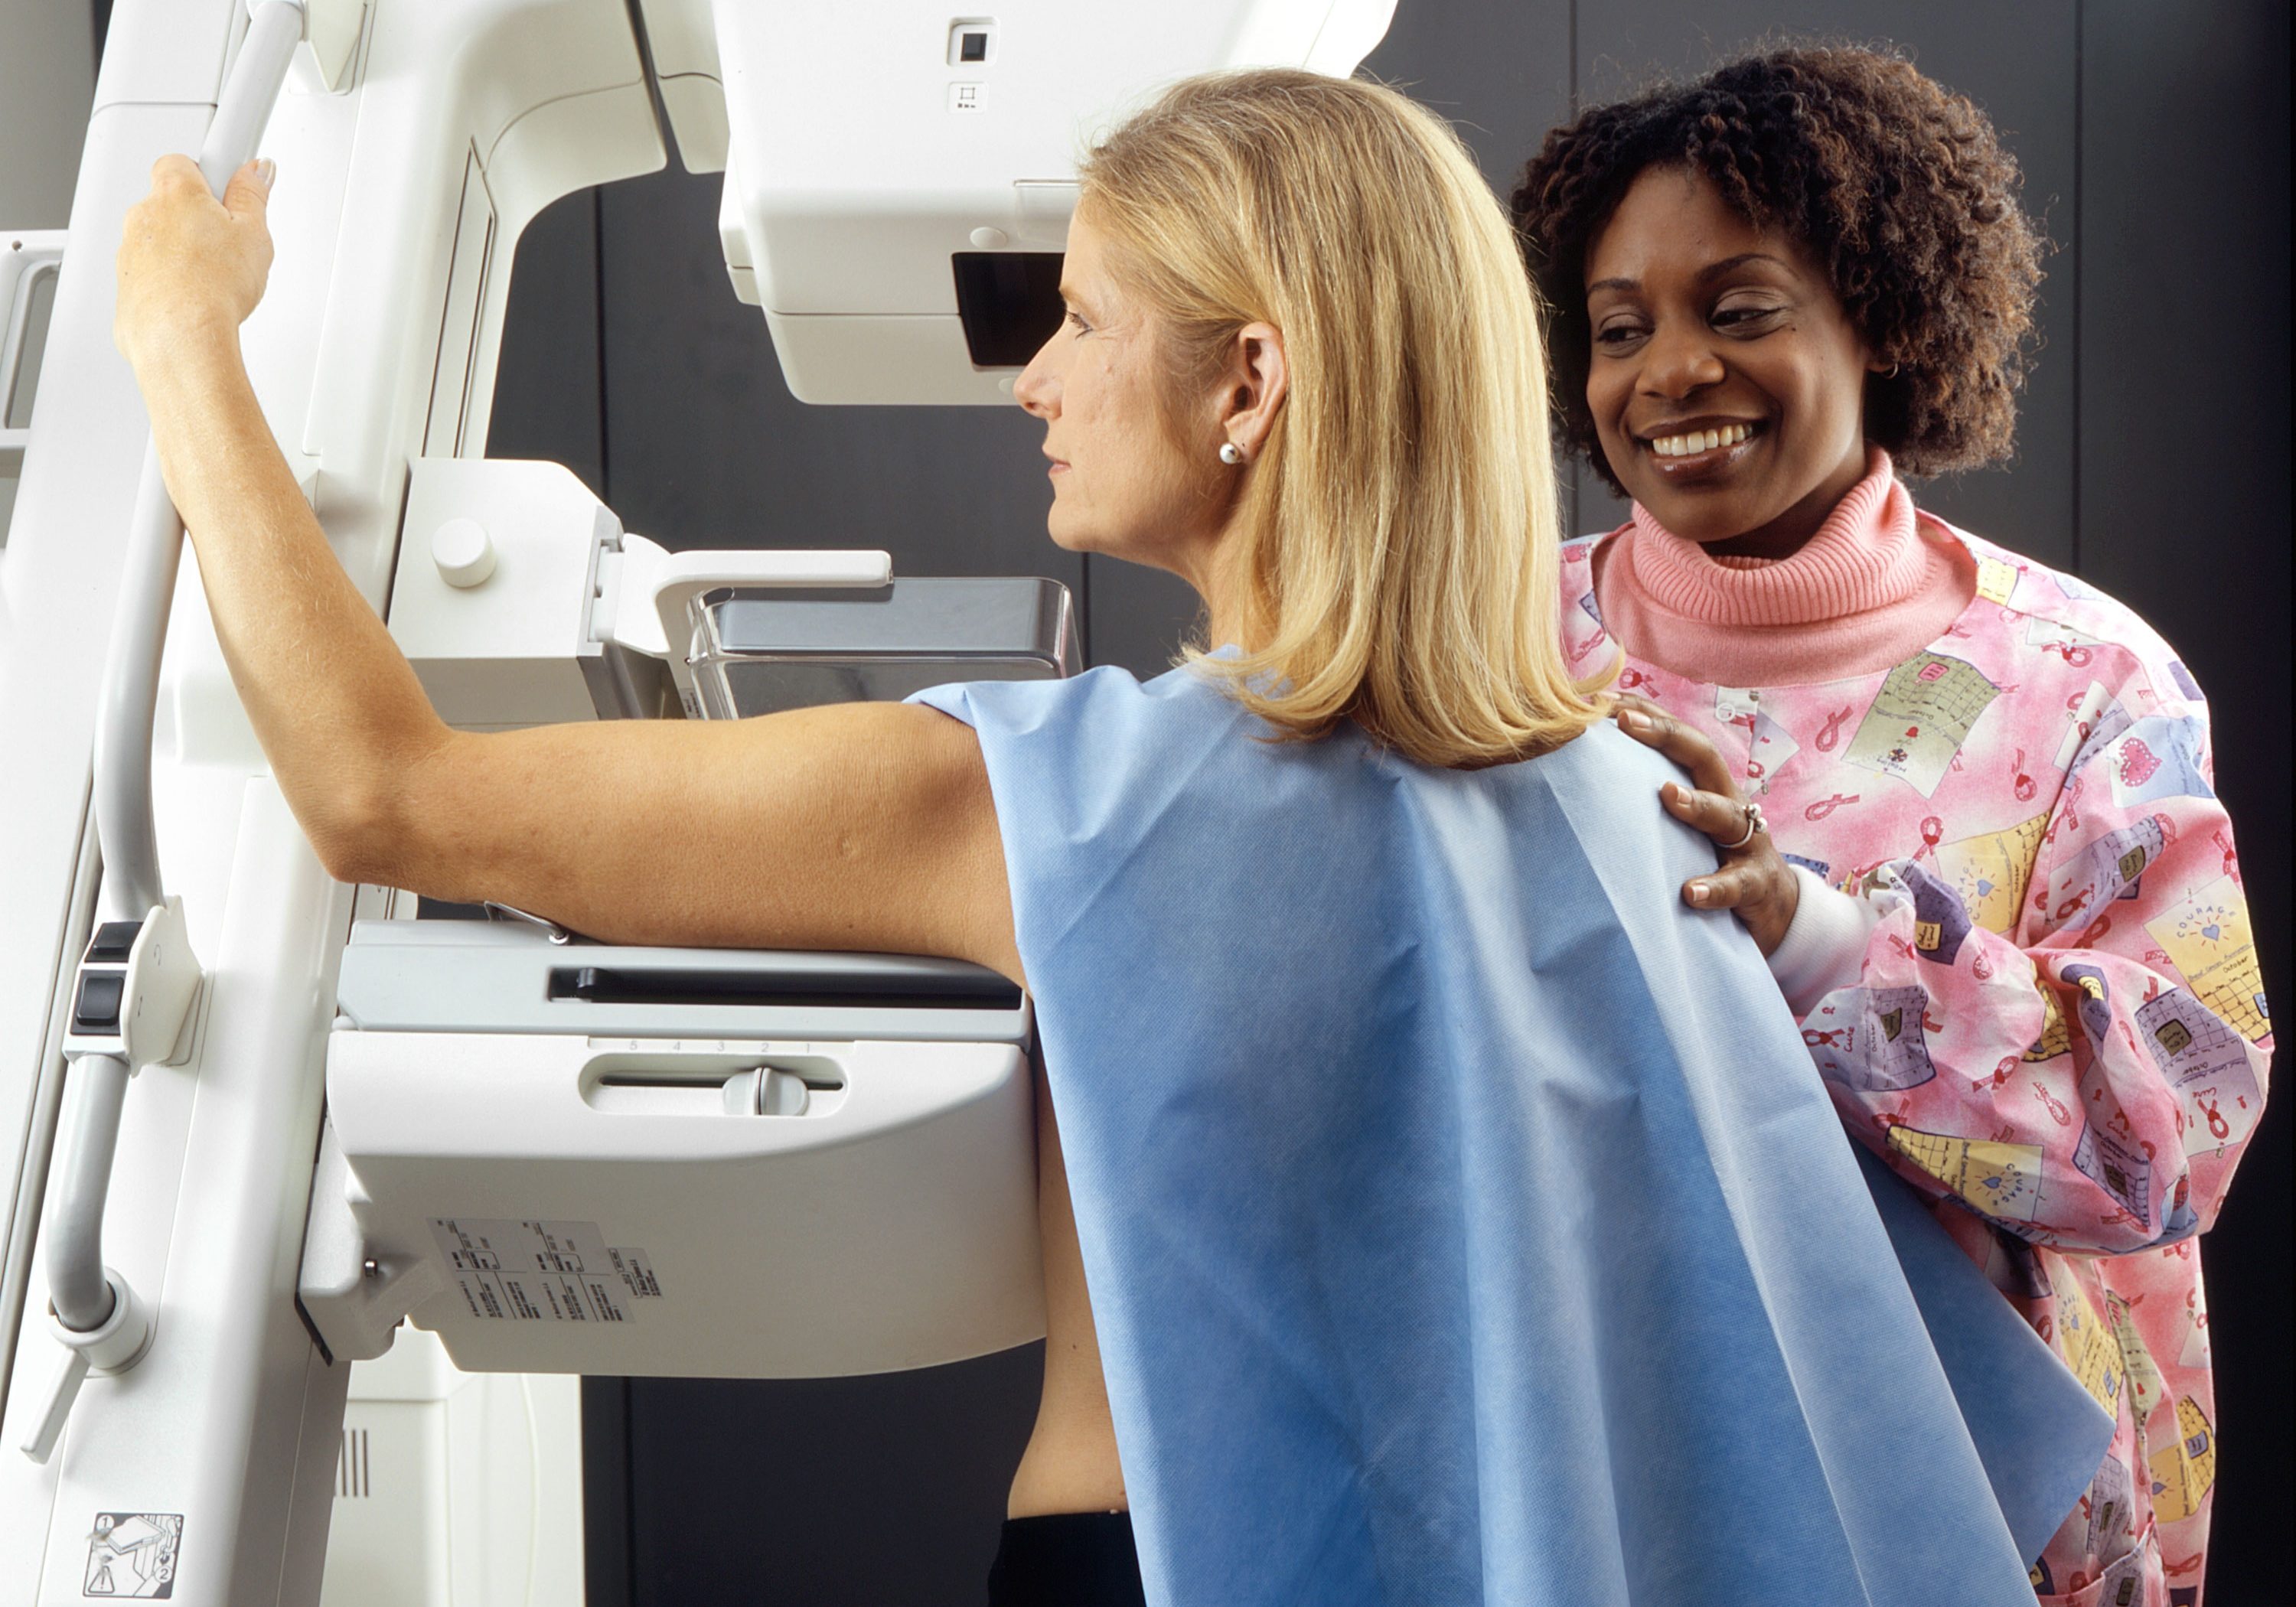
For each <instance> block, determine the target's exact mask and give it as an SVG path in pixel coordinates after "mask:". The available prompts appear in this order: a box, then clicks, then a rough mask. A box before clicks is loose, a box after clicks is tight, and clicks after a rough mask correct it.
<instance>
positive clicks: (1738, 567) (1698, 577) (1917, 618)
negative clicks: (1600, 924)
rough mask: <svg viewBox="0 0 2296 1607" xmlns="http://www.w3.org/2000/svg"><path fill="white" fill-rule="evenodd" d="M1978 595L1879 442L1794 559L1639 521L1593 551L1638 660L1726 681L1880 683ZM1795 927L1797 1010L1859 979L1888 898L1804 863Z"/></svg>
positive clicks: (1956, 553)
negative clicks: (1876, 675)
mask: <svg viewBox="0 0 2296 1607" xmlns="http://www.w3.org/2000/svg"><path fill="white" fill-rule="evenodd" d="M1976 594H1977V563H1976V561H1975V560H1974V559H1972V558H1971V557H1970V555H1969V552H1968V549H1967V548H1965V547H1964V546H1963V545H1961V543H1960V542H1959V541H1958V540H1956V538H1955V537H1954V536H1953V534H1952V532H1950V531H1948V530H1947V529H1944V528H1943V527H1942V526H1939V525H1937V524H1935V523H1934V521H1932V522H1931V524H1930V525H1928V526H1927V527H1926V528H1925V527H1924V525H1923V521H1922V519H1921V517H1920V515H1919V514H1918V513H1916V512H1915V509H1914V499H1913V497H1912V496H1910V495H1908V494H1907V490H1906V488H1905V487H1904V486H1903V485H1902V484H1900V483H1899V482H1898V479H1897V477H1896V476H1895V475H1894V474H1892V473H1891V472H1890V457H1889V455H1888V454H1887V453H1885V452H1883V451H1882V449H1881V448H1879V447H1870V448H1868V450H1867V455H1866V478H1865V479H1863V480H1859V481H1858V482H1857V484H1856V485H1855V486H1852V487H1851V488H1849V494H1848V495H1847V496H1843V497H1842V499H1841V501H1840V502H1839V503H1837V504H1835V505H1834V509H1833V512H1832V513H1830V514H1828V515H1827V516H1826V520H1825V523H1824V524H1823V525H1820V526H1819V527H1818V529H1817V534H1816V535H1815V536H1812V537H1810V538H1809V540H1808V542H1807V543H1805V544H1804V545H1803V546H1802V547H1801V549H1800V551H1799V552H1797V553H1794V554H1793V555H1792V557H1789V558H1777V559H1769V558H1718V557H1715V556H1714V555H1713V554H1711V553H1709V552H1707V550H1706V549H1705V548H1704V547H1702V546H1700V545H1698V544H1697V543H1696V542H1694V541H1685V540H1684V539H1683V538H1682V537H1679V536H1677V535H1675V534H1674V533H1673V532H1671V531H1669V530H1668V529H1665V528H1664V527H1663V526H1661V524H1660V523H1659V522H1658V521H1656V520H1655V519H1652V517H1651V516H1650V514H1649V513H1648V512H1646V511H1645V510H1644V508H1643V506H1642V504H1639V503H1637V504H1636V505H1635V511H1634V518H1633V519H1632V521H1629V522H1628V525H1627V526H1626V527H1625V528H1623V529H1620V531H1618V533H1617V534H1616V535H1614V536H1613V537H1611V539H1610V540H1608V541H1606V542H1604V543H1603V545H1602V546H1601V547H1599V548H1597V549H1596V551H1595V603H1596V605H1597V606H1598V607H1600V608H1601V610H1602V611H1603V626H1604V627H1605V628H1606V629H1608V630H1609V631H1610V633H1611V636H1612V637H1613V638H1614V639H1615V640H1616V641H1618V642H1619V643H1620V644H1621V645H1622V646H1624V647H1625V648H1626V650H1627V651H1628V652H1630V653H1633V654H1634V655H1635V656H1636V657H1637V658H1639V659H1642V660H1645V661H1647V662H1649V663H1652V664H1655V665H1657V666H1658V667H1659V668H1661V669H1667V670H1671V671H1673V672H1674V673H1675V674H1677V675H1679V676H1686V677H1688V678H1690V679H1692V680H1696V681H1706V682H1713V683H1718V684H1719V685H1725V686H1745V687H1767V686H1793V685H1808V684H1810V683H1813V682H1818V681H1831V680H1835V679H1838V678H1839V677H1841V676H1854V675H1869V674H1872V673H1873V672H1874V671H1875V670H1881V669H1887V668H1890V666H1891V665H1894V664H1899V663H1902V662H1904V661H1905V660H1907V659H1909V658H1912V657H1913V656H1914V655H1915V653H1917V652H1921V651H1922V649H1923V648H1924V647H1927V646H1928V645H1929V644H1931V643H1932V642H1934V641H1936V640H1937V639H1938V638H1939V636H1941V635H1944V634H1945V629H1946V627H1947V626H1948V625H1950V624H1952V623H1953V622H1954V620H1955V619H1957V618H1958V617H1959V616H1960V614H1961V611H1962V610H1964V609H1965V608H1967V607H1968V606H1969V603H1970V600H1971V599H1972V597H1974V596H1975V595H1976ZM1794 879H1795V881H1797V882H1798V883H1799V884H1800V898H1799V899H1798V900H1797V902H1796V904H1795V906H1794V918H1793V923H1792V926H1791V927H1790V928H1789V929H1788V930H1787V932H1786V935H1785V939H1784V941H1783V942H1781V943H1780V944H1779V945H1778V947H1777V948H1776V950H1775V952H1774V953H1772V954H1771V955H1770V957H1769V959H1770V974H1771V975H1772V976H1774V977H1775V978H1776V979H1777V983H1778V988H1779V990H1780V991H1781V992H1783V993H1784V995H1785V996H1786V999H1787V1001H1788V1003H1790V1004H1792V1006H1793V1009H1794V1013H1796V1014H1797V1015H1800V1014H1806V1013H1808V1011H1809V1010H1810V1008H1811V1007H1812V1006H1813V1005H1814V1004H1816V1001H1817V1000H1818V999H1820V998H1822V997H1824V996H1825V995H1826V994H1828V993H1831V992H1833V990H1834V989H1835V988H1846V987H1849V986H1852V985H1854V984H1855V983H1856V982H1857V974H1858V968H1859V966H1860V964H1861V963H1862V962H1863V959H1864V956H1865V952H1866V942H1867V940H1868V939H1869V938H1870V937H1871V936H1872V933H1873V931H1874V926H1875V924H1876V923H1877V922H1879V921H1880V920H1881V919H1882V916H1883V915H1884V914H1887V913H1888V910H1889V907H1890V900H1887V899H1882V898H1852V897H1850V896H1849V895H1848V894H1846V893H1843V892H1841V891H1838V890H1835V889H1833V888H1832V887H1829V886H1827V885H1826V883H1825V882H1824V881H1821V880H1820V879H1819V878H1817V877H1816V876H1814V875H1812V874H1810V873H1809V872H1808V871H1806V870H1803V869H1802V868H1801V867H1800V866H1799V865H1797V866H1796V867H1795V868H1794Z"/></svg>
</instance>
